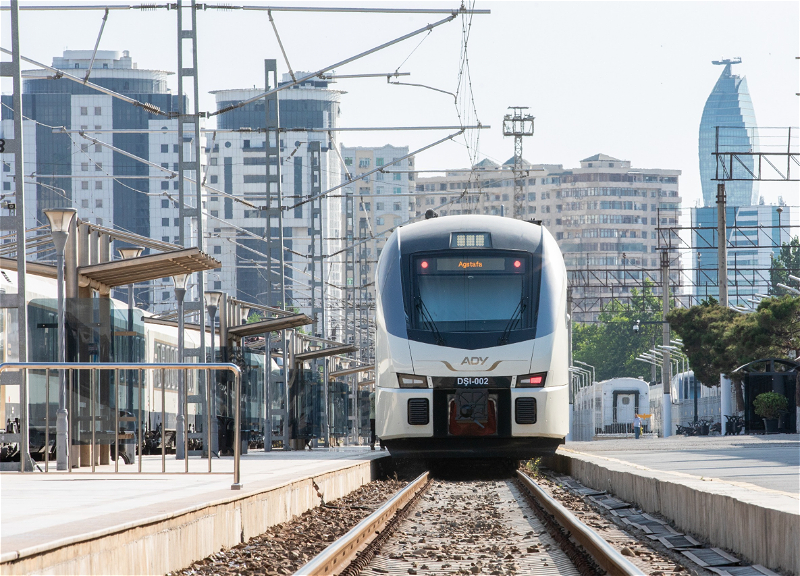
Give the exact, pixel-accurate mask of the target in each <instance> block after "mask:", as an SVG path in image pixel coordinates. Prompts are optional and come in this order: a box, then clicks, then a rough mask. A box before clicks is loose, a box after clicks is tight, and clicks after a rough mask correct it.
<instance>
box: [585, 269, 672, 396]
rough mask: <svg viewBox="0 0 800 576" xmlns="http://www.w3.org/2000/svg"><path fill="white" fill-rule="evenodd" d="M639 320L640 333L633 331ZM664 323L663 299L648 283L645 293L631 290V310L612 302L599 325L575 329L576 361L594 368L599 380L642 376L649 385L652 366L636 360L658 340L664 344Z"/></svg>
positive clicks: (591, 324) (614, 301) (646, 283)
mask: <svg viewBox="0 0 800 576" xmlns="http://www.w3.org/2000/svg"><path fill="white" fill-rule="evenodd" d="M637 320H640V321H641V322H642V324H641V327H640V330H639V332H638V333H636V332H634V331H633V325H634V324H635V323H636V321H637ZM646 322H657V323H656V324H646ZM660 322H661V299H660V298H659V297H658V296H656V295H654V294H653V284H652V282H650V281H649V280H646V281H645V285H644V287H643V289H642V290H641V291H639V290H638V289H636V288H633V289H631V298H630V305H629V306H625V305H623V304H622V303H621V302H619V301H618V300H612V301H611V302H610V303H608V304H606V305H605V306H603V309H602V312H601V313H600V317H599V319H598V322H596V323H587V324H577V323H576V324H574V325H573V328H572V349H573V357H574V358H575V359H576V360H580V361H581V362H586V363H587V364H591V365H592V366H594V367H595V370H596V376H597V379H598V380H606V379H608V378H617V377H622V376H627V377H631V378H636V377H639V376H641V377H642V378H644V379H645V380H648V381H649V380H650V377H651V368H650V366H649V365H647V364H645V363H644V362H640V361H637V360H636V357H637V356H639V354H641V353H643V352H646V351H647V350H649V349H650V348H651V347H652V346H653V342H654V339H655V341H656V342H660V337H661V323H660Z"/></svg>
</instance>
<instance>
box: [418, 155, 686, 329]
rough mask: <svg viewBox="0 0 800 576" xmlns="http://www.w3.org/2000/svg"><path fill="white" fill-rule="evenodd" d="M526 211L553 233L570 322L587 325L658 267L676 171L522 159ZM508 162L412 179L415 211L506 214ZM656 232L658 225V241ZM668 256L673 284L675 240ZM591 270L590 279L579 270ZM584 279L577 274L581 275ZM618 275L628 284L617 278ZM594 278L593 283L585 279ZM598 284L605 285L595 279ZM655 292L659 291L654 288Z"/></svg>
mask: <svg viewBox="0 0 800 576" xmlns="http://www.w3.org/2000/svg"><path fill="white" fill-rule="evenodd" d="M524 164H525V169H526V171H527V176H526V177H525V179H524V185H523V190H524V193H525V214H526V217H527V218H529V219H536V220H541V222H542V224H543V225H544V226H546V227H547V228H548V229H549V230H550V232H551V233H552V234H553V236H555V238H556V241H557V242H558V245H559V246H560V247H561V250H562V252H563V253H564V261H565V263H566V265H567V271H568V274H569V275H570V277H571V284H572V285H573V297H574V299H575V301H576V302H577V303H578V305H577V306H576V308H574V315H573V317H574V318H575V320H576V321H591V320H594V319H596V317H597V315H598V314H599V313H600V305H601V304H603V303H607V302H608V300H609V299H610V298H612V297H622V298H625V297H627V296H630V286H631V285H632V284H635V283H636V282H639V281H641V280H642V277H643V274H644V272H643V270H654V269H657V268H659V266H660V257H659V253H658V249H659V248H661V247H664V246H666V245H670V241H669V239H670V237H671V236H674V234H671V233H670V232H669V231H668V230H667V229H668V228H669V227H670V226H677V225H678V217H679V213H680V206H681V198H680V193H679V190H678V177H679V176H680V174H681V172H680V170H664V169H651V168H632V167H631V163H630V161H628V160H619V159H617V158H613V157H611V156H608V155H606V154H595V155H594V156H591V157H589V158H585V159H583V160H581V162H580V167H579V168H572V169H564V167H563V165H561V164H530V163H528V162H525V163H524ZM513 165H514V161H513V158H511V159H509V160H508V161H507V162H505V163H504V164H503V165H502V166H499V165H498V164H496V163H494V162H491V161H489V160H483V161H482V162H480V163H478V164H476V165H475V166H474V168H473V170H472V171H469V170H463V171H455V170H454V171H453V172H451V173H448V174H446V175H445V176H437V177H432V178H418V179H417V183H416V191H417V193H418V197H417V203H416V205H417V207H418V208H417V212H418V214H422V213H424V212H425V210H426V209H428V208H432V209H435V210H436V211H437V212H438V213H439V214H440V215H442V216H446V215H448V214H498V215H499V214H506V215H511V213H512V210H513V201H514V174H513V171H512V169H513ZM659 228H662V229H663V231H662V233H661V238H659ZM671 246H672V248H671V251H670V254H671V260H672V261H673V262H672V266H673V267H674V268H673V270H674V271H673V272H671V278H673V280H674V281H675V282H677V280H678V272H677V266H676V264H677V262H676V259H677V249H678V247H679V246H678V244H677V242H673V243H672V244H671ZM588 271H591V272H592V273H591V274H584V272H588ZM582 274H583V276H581V275H582ZM623 276H624V278H625V279H627V281H623ZM589 277H593V278H595V279H597V280H598V282H587V281H586V280H585V279H586V278H589ZM600 279H604V280H602V281H601V280H600ZM657 292H660V288H658V289H657Z"/></svg>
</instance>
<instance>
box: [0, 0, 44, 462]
mask: <svg viewBox="0 0 800 576" xmlns="http://www.w3.org/2000/svg"><path fill="white" fill-rule="evenodd" d="M4 64H5V65H4V66H3V67H2V72H3V76H11V77H12V86H13V90H14V95H13V97H12V100H13V102H12V105H13V106H14V140H9V139H7V138H6V139H4V140H3V149H2V153H4V154H9V153H13V154H14V203H15V204H16V206H15V217H16V228H17V300H16V303H15V304H16V308H17V326H19V330H18V331H17V341H18V343H19V357H18V358H17V362H27V361H28V297H27V292H26V290H25V280H26V279H27V273H26V270H25V266H26V261H25V181H24V171H25V169H24V148H23V145H22V131H23V127H22V73H21V70H20V53H19V0H11V62H10V63H9V64H6V63H4ZM9 69H10V73H9ZM19 374H20V379H19V380H18V382H19V387H20V388H19V390H20V392H19V409H20V415H19V416H20V418H19V422H20V431H19V432H20V442H19V446H20V463H21V464H20V465H21V470H22V471H23V472H25V471H30V470H33V462H32V460H31V458H30V455H29V453H28V450H29V449H30V448H29V447H30V441H29V428H28V416H29V412H28V371H27V370H22V371H20V372H19ZM48 385H49V384H48ZM48 410H49V406H48Z"/></svg>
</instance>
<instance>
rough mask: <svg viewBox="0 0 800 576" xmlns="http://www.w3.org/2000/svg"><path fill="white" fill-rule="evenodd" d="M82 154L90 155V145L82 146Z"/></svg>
mask: <svg viewBox="0 0 800 576" xmlns="http://www.w3.org/2000/svg"><path fill="white" fill-rule="evenodd" d="M81 152H84V153H88V152H89V145H88V144H81Z"/></svg>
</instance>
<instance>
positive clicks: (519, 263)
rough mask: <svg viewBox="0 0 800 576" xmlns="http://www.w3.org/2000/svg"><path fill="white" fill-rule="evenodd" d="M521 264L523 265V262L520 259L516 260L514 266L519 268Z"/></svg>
mask: <svg viewBox="0 0 800 576" xmlns="http://www.w3.org/2000/svg"><path fill="white" fill-rule="evenodd" d="M520 266H522V262H520V261H519V260H514V268H519V267H520Z"/></svg>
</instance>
